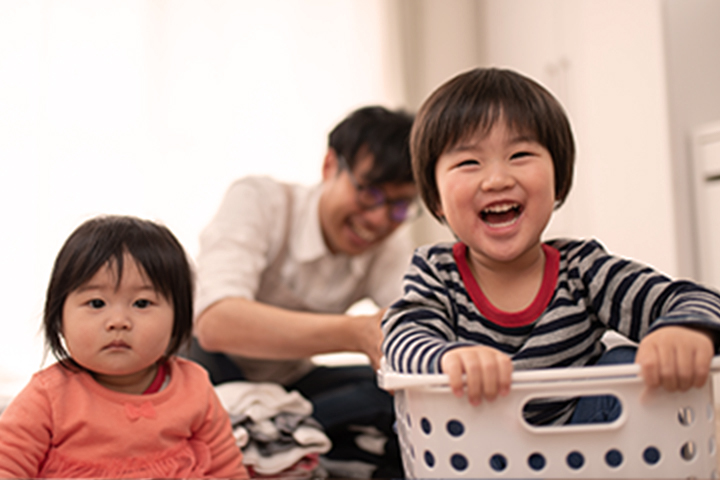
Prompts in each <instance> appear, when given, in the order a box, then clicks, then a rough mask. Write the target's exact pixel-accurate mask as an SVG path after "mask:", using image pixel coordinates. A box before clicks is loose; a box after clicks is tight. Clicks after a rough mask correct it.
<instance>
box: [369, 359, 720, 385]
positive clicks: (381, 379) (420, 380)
mask: <svg viewBox="0 0 720 480" xmlns="http://www.w3.org/2000/svg"><path fill="white" fill-rule="evenodd" d="M710 371H711V372H720V355H718V356H716V357H714V358H713V359H712V362H711V363H710ZM639 375H640V365H638V364H636V363H628V364H619V365H602V366H589V367H566V368H548V369H538V370H523V371H519V372H513V373H512V383H513V384H522V383H528V382H548V381H561V380H583V379H591V378H592V379H597V378H623V377H638V376H639ZM377 381H378V385H379V386H380V388H383V389H385V390H399V389H403V388H413V387H435V386H437V387H440V386H448V385H449V384H450V382H449V380H448V376H447V375H446V374H444V373H436V374H407V373H397V372H393V371H392V370H391V369H390V367H389V366H388V365H387V361H386V360H385V358H384V357H383V359H382V361H381V364H380V368H379V369H378V371H377Z"/></svg>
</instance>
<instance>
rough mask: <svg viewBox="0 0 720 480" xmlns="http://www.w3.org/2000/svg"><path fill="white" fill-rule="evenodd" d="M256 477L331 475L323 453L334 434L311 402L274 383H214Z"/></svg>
mask: <svg viewBox="0 0 720 480" xmlns="http://www.w3.org/2000/svg"><path fill="white" fill-rule="evenodd" d="M215 391H216V392H217V394H218V397H220V401H221V402H222V404H223V406H224V407H225V409H226V410H227V411H228V414H229V415H230V421H231V423H232V427H233V435H234V436H235V440H236V442H237V445H238V446H239V447H240V448H241V449H242V451H243V456H244V463H245V466H246V467H247V469H248V472H249V473H250V476H251V477H252V478H282V479H297V480H305V479H319V478H325V477H327V472H326V471H325V469H324V468H323V467H321V466H320V460H319V457H320V455H321V454H323V453H326V452H327V451H328V450H330V447H331V443H330V439H329V438H328V437H327V436H326V435H325V433H323V430H322V427H321V426H320V424H319V423H318V422H317V421H316V420H315V419H313V418H312V417H311V415H312V404H311V403H310V402H309V401H308V400H306V399H305V398H304V397H303V396H302V395H300V394H299V393H298V392H294V391H293V392H287V391H286V390H285V389H284V388H283V387H281V386H280V385H278V384H274V383H254V382H227V383H223V384H220V385H218V386H216V387H215Z"/></svg>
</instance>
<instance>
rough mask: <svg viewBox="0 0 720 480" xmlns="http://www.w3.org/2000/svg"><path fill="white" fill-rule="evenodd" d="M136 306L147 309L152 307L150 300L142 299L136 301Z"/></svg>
mask: <svg viewBox="0 0 720 480" xmlns="http://www.w3.org/2000/svg"><path fill="white" fill-rule="evenodd" d="M135 306H136V307H138V308H147V307H149V306H150V300H147V299H144V298H141V299H140V300H135Z"/></svg>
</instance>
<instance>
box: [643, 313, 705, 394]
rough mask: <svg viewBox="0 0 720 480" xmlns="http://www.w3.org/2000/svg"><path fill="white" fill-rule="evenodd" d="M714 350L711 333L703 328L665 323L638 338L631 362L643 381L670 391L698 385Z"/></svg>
mask: <svg viewBox="0 0 720 480" xmlns="http://www.w3.org/2000/svg"><path fill="white" fill-rule="evenodd" d="M713 354H714V347H713V341H712V336H711V334H710V333H709V332H706V331H704V330H700V329H695V328H690V327H679V326H668V327H662V328H658V329H657V330H655V331H654V332H652V333H650V334H648V335H647V336H646V337H645V338H643V340H642V341H641V342H640V346H639V347H638V351H637V355H636V356H635V363H638V364H639V365H640V368H641V372H642V377H643V379H644V380H645V385H647V386H648V387H650V388H655V387H658V386H662V387H664V388H665V389H667V390H668V391H670V392H674V391H676V390H681V391H685V390H688V389H689V388H690V387H693V386H695V387H702V386H703V385H704V384H705V381H706V380H707V377H708V374H709V373H710V362H711V361H712V358H713Z"/></svg>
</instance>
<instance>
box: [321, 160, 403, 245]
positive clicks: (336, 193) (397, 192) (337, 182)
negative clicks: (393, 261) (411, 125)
mask: <svg viewBox="0 0 720 480" xmlns="http://www.w3.org/2000/svg"><path fill="white" fill-rule="evenodd" d="M358 156H359V157H358V161H357V162H356V163H355V168H354V169H353V171H352V172H349V171H348V170H347V169H343V168H342V167H341V166H340V164H339V160H338V158H337V155H336V154H335V151H334V150H332V149H330V150H329V151H328V153H327V155H326V156H325V162H324V164H323V191H322V195H321V197H320V206H319V215H320V227H321V228H322V233H323V237H324V239H325V243H326V245H327V247H328V249H329V250H330V251H331V252H333V253H345V254H347V255H359V254H361V253H363V252H365V251H367V250H369V249H371V248H372V247H375V246H377V245H379V244H380V243H382V242H383V241H384V240H385V239H386V238H387V237H388V236H390V234H391V233H393V232H394V231H395V230H396V229H397V228H398V227H399V226H400V225H401V224H402V222H397V221H393V220H391V219H390V216H389V212H388V208H389V207H388V205H379V206H377V207H375V208H370V209H368V208H363V206H362V205H361V204H360V203H359V202H358V189H357V187H356V186H355V185H354V184H353V178H352V177H354V180H355V181H356V182H357V184H358V185H359V187H360V188H362V187H367V186H368V185H367V182H366V181H365V177H366V175H367V174H368V173H369V172H370V170H371V169H372V167H373V161H374V157H373V155H372V154H371V153H369V152H363V150H361V151H360V153H358ZM351 176H352V177H351ZM379 188H380V190H381V191H382V192H383V193H384V196H385V198H386V199H387V200H388V201H395V200H405V199H407V200H414V199H415V197H416V195H417V189H416V187H415V185H414V184H413V183H400V184H395V183H386V184H383V185H380V186H379Z"/></svg>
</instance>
